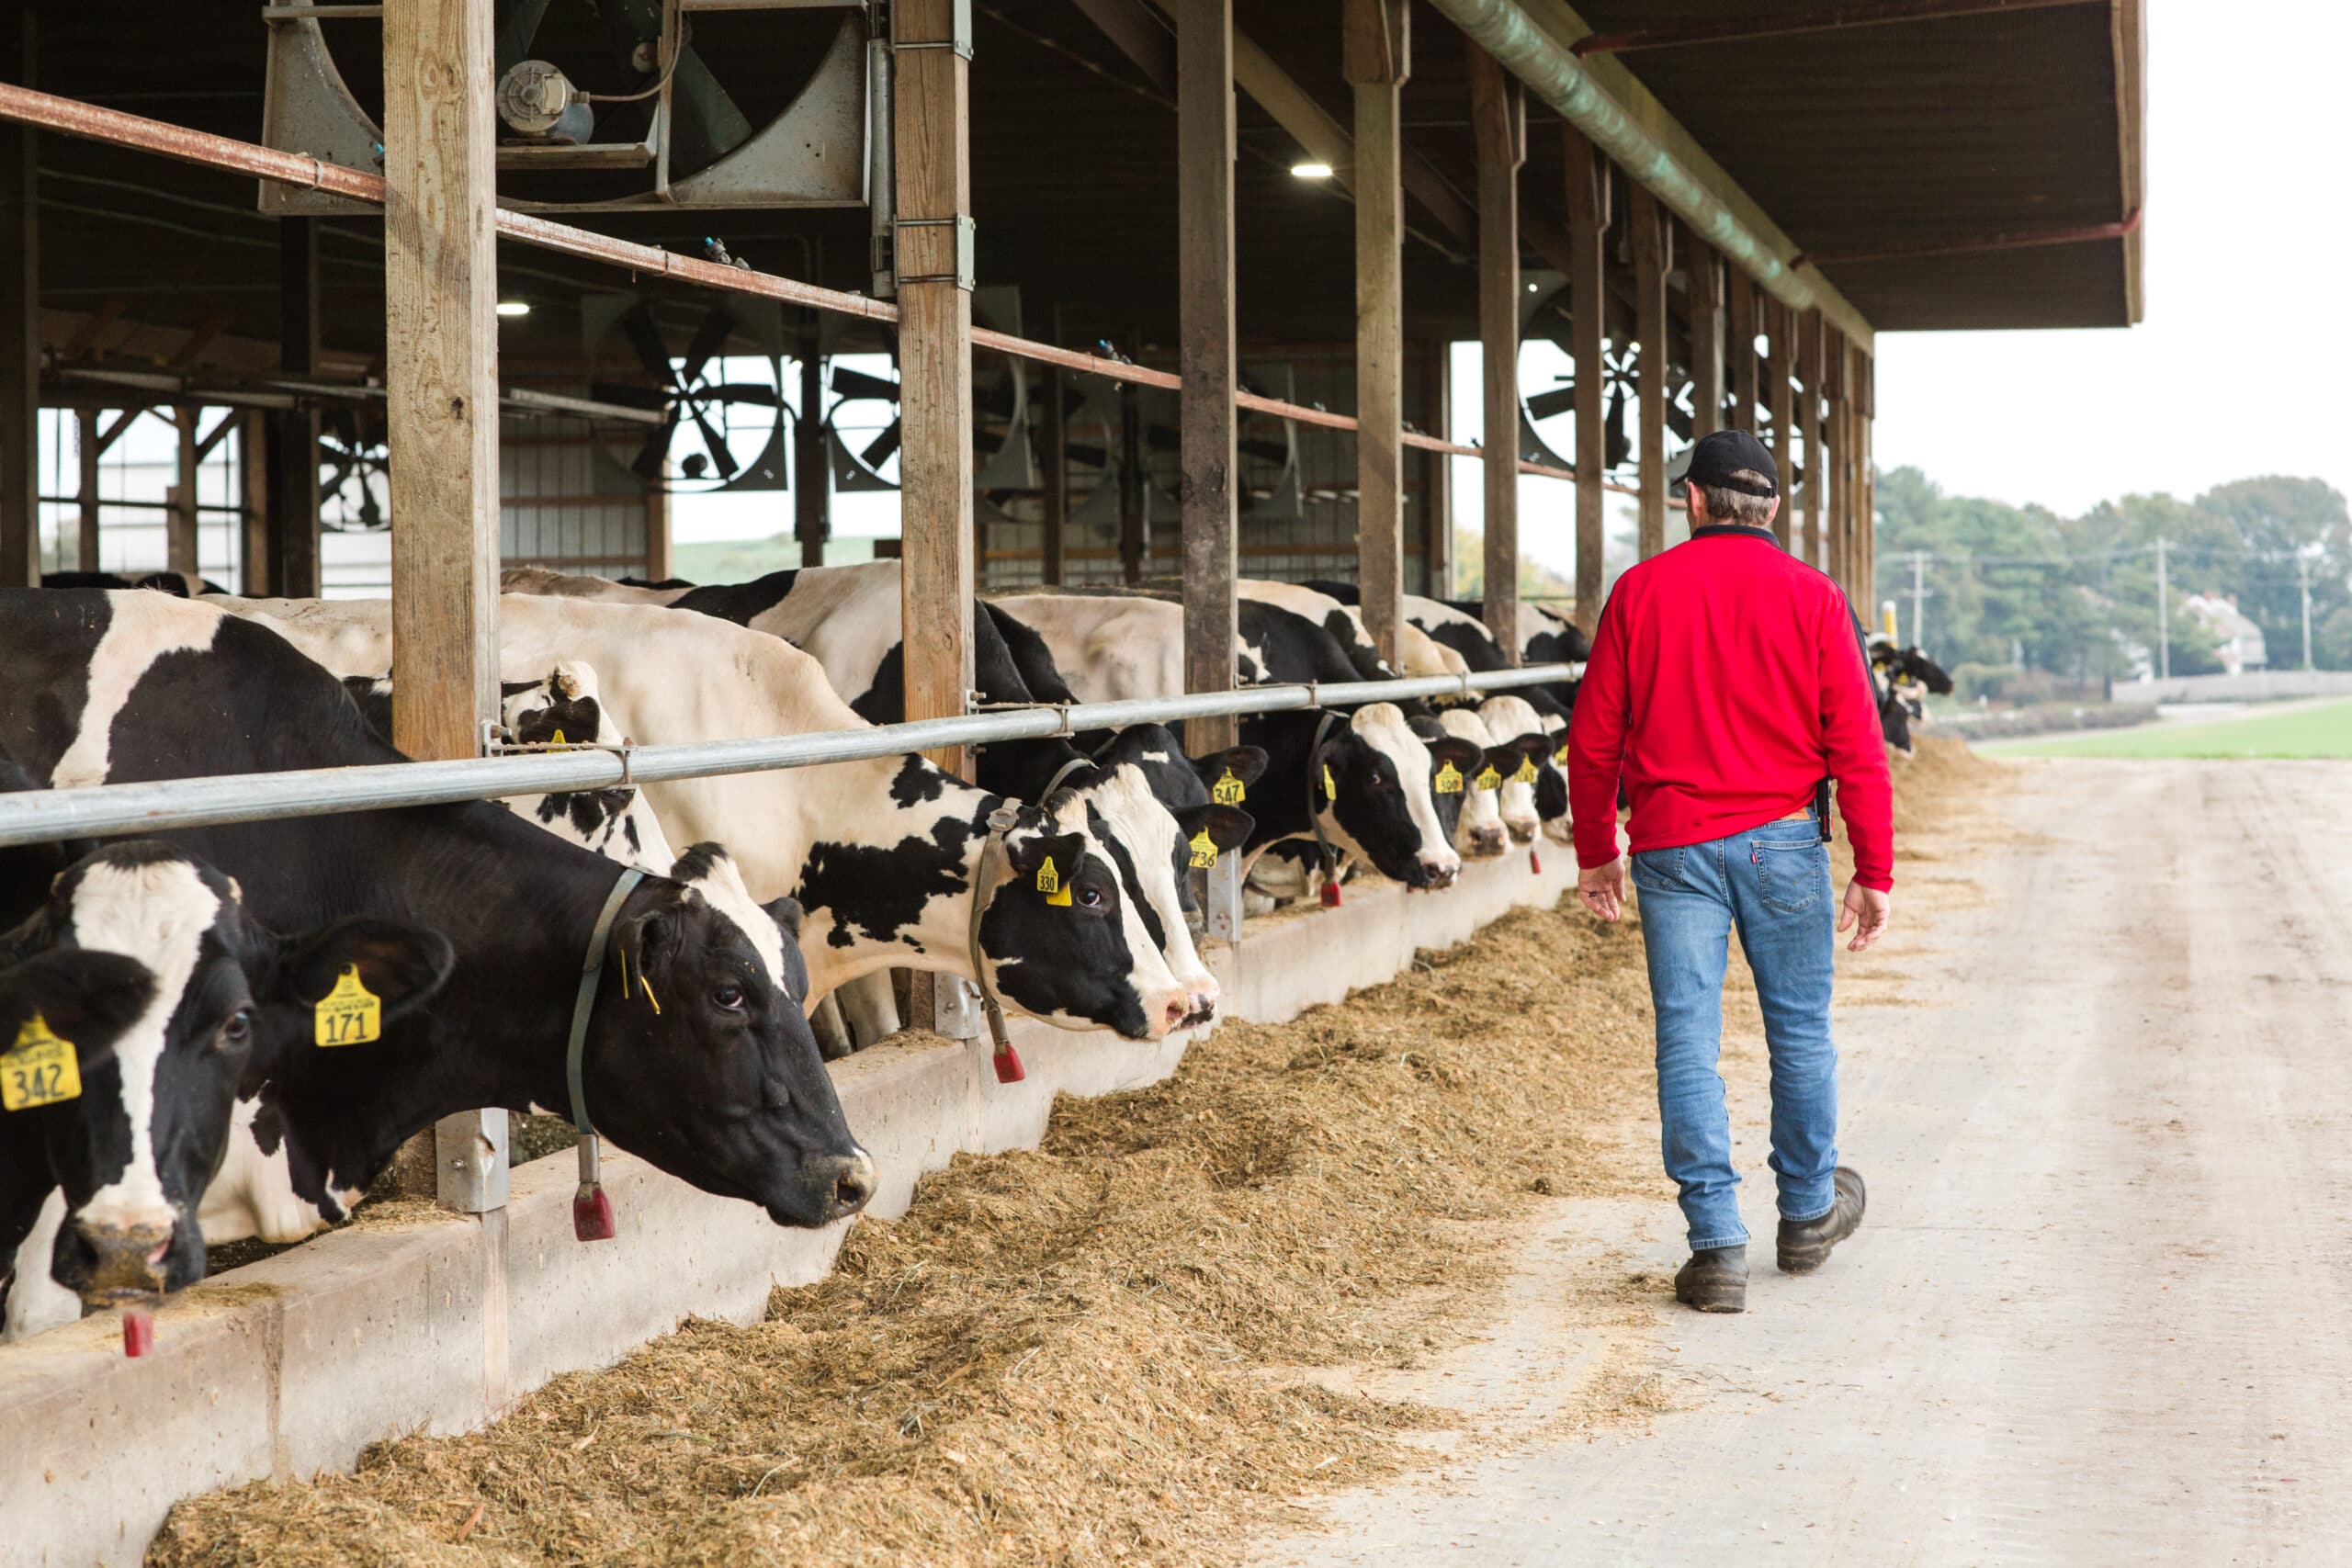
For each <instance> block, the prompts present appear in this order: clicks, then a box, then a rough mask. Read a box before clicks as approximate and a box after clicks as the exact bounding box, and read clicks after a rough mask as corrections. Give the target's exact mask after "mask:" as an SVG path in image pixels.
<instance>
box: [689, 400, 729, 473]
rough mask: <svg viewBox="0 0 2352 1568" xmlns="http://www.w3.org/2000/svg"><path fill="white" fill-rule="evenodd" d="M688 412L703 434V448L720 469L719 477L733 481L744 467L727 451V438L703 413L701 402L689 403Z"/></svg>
mask: <svg viewBox="0 0 2352 1568" xmlns="http://www.w3.org/2000/svg"><path fill="white" fill-rule="evenodd" d="M686 412H687V413H688V414H690V415H692V416H693V418H694V422H695V429H696V430H699V431H701V432H702V448H703V450H704V451H706V452H707V453H709V454H710V460H711V462H712V463H713V464H715V465H716V466H717V467H718V477H719V478H720V479H733V478H734V477H735V471H736V470H737V469H738V468H741V467H742V465H741V464H740V463H738V462H737V461H735V457H734V455H733V454H732V453H730V452H729V451H728V450H727V437H725V436H724V435H721V434H719V433H718V430H717V428H716V427H714V426H713V425H712V424H711V423H710V416H709V415H707V414H706V413H704V412H702V404H701V403H700V402H690V403H688V404H687V405H686Z"/></svg>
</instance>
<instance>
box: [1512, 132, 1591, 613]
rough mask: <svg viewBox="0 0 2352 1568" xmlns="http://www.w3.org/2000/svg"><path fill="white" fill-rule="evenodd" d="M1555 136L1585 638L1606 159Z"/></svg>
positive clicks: (1579, 608)
mask: <svg viewBox="0 0 2352 1568" xmlns="http://www.w3.org/2000/svg"><path fill="white" fill-rule="evenodd" d="M1560 134H1561V139H1562V141H1563V142H1564V152H1565V153H1566V157H1565V163H1566V171H1567V186H1568V203H1567V205H1568V261H1569V267H1568V318H1569V319H1568V334H1569V345H1570V347H1571V348H1572V349H1573V350H1574V351H1575V353H1574V356H1575V359H1576V377H1577V378H1576V414H1577V603H1576V620H1577V626H1578V627H1579V628H1581V629H1582V630H1583V632H1584V633H1585V635H1586V636H1588V637H1589V636H1591V635H1592V630H1593V627H1594V626H1596V625H1598V624H1599V622H1600V597H1601V592H1600V591H1601V581H1602V577H1601V569H1602V566H1603V564H1604V559H1603V558H1604V553H1605V550H1606V547H1607V543H1608V512H1607V502H1608V492H1607V491H1604V490H1602V489H1601V488H1600V485H1601V480H1602V479H1603V477H1604V475H1603V473H1602V470H1603V469H1604V468H1606V467H1607V466H1608V451H1609V448H1608V442H1607V437H1606V434H1605V432H1604V431H1603V429H1602V424H1601V421H1602V414H1601V400H1602V398H1603V396H1604V394H1605V393H1606V391H1607V385H1606V382H1607V372H1606V370H1605V368H1604V367H1603V365H1602V362H1601V343H1602V340H1603V338H1604V337H1605V336H1606V333H1607V318H1608V311H1609V303H1608V300H1609V279H1608V262H1609V257H1608V250H1607V240H1608V234H1609V162H1608V160H1607V159H1605V158H1603V157H1602V156H1601V155H1600V149H1599V148H1597V147H1595V146H1593V144H1592V143H1591V142H1589V141H1586V140H1585V139H1584V136H1583V134H1582V133H1581V132H1579V131H1578V130H1576V128H1575V127H1573V126H1570V125H1567V124H1566V123H1563V124H1562V125H1561V127H1560ZM1512 640H1513V641H1514V642H1516V641H1517V640H1518V639H1517V638H1513V639H1512Z"/></svg>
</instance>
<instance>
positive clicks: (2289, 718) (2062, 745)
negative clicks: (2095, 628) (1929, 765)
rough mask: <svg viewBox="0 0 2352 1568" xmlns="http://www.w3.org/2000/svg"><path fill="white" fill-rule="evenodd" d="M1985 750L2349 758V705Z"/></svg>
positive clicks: (2014, 742) (2351, 747)
mask: <svg viewBox="0 0 2352 1568" xmlns="http://www.w3.org/2000/svg"><path fill="white" fill-rule="evenodd" d="M1983 750H1985V753H1986V754H1988V755H1991V756H1999V757H2245V758H2256V757H2352V700H2347V701H2345V702H2331V703H2318V704H2314V705H2311V706H2308V707H2296V708H2293V709H2290V711H2288V712H2285V713H2267V714H2259V715H2256V716H2252V717H2247V718H2225V719H2216V720H2212V721H2211V722H2199V723H2191V724H2151V725H2143V726H2142V727H2141V728H2136V729H2116V730H2107V731H2098V732H2093V733H2090V734H2085V735H2061V736H2037V737H2036V738H2034V739H2030V740H2011V741H2002V742H1995V743H1992V744H1988V745H1986V746H1985V747H1984V748H1983Z"/></svg>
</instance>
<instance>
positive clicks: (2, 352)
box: [0, 6, 40, 588]
mask: <svg viewBox="0 0 2352 1568" xmlns="http://www.w3.org/2000/svg"><path fill="white" fill-rule="evenodd" d="M35 9H36V7H34V6H23V7H22V8H21V9H20V10H19V11H18V13H17V17H15V19H14V20H12V21H7V22H0V82H15V83H19V84H22V85H28V86H29V85H32V84H33V82H34V80H35V71H34V39H33V13H34V11H35ZM38 141H40V135H39V133H38V132H36V131H35V130H33V129H32V127H30V126H28V125H19V124H17V123H16V122H14V121H11V122H8V123H6V124H0V588H22V587H28V586H33V585H37V584H38V583H39V582H40V168H39V165H38V163H37V161H36V155H35V144H36V143H37V142H38Z"/></svg>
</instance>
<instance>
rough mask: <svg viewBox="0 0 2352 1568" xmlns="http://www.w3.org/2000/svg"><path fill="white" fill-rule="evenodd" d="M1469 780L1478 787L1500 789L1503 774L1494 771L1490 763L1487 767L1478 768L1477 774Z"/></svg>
mask: <svg viewBox="0 0 2352 1568" xmlns="http://www.w3.org/2000/svg"><path fill="white" fill-rule="evenodd" d="M1470 782H1471V783H1472V784H1476V785H1477V786H1478V787H1479V788H1480V789H1500V788H1502V787H1503V776H1502V774H1500V773H1497V772H1495V770H1494V767H1493V765H1492V764H1491V763H1490V764H1488V765H1487V767H1485V768H1482V769H1480V770H1479V772H1478V776H1477V777H1476V778H1475V779H1472V780H1471V781H1470Z"/></svg>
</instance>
